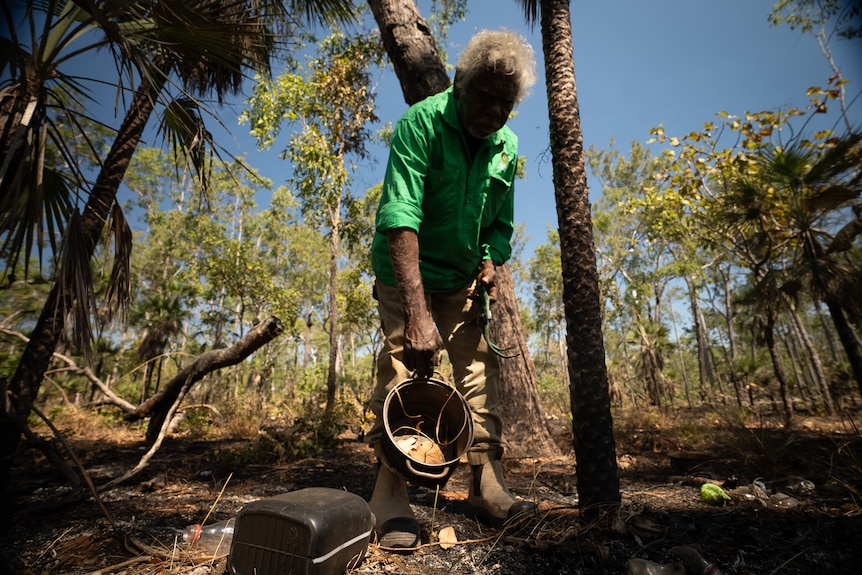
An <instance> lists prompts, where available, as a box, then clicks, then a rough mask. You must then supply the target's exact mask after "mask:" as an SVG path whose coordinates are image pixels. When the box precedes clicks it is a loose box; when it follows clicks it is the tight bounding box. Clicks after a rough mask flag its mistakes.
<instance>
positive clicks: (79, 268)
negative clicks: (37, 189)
mask: <svg viewBox="0 0 862 575" xmlns="http://www.w3.org/2000/svg"><path fill="white" fill-rule="evenodd" d="M88 243H89V242H88V240H87V235H86V232H85V231H84V225H83V221H82V218H81V214H80V213H79V212H78V211H77V210H75V212H74V213H73V214H72V216H71V218H70V219H69V224H68V225H67V226H66V234H65V235H64V237H63V244H62V249H61V251H60V265H59V270H58V279H57V284H58V298H57V301H58V302H66V303H67V304H69V305H70V306H71V307H70V308H67V307H65V305H64V306H63V307H62V308H61V309H56V310H54V313H59V314H63V315H67V314H68V315H70V316H71V318H72V342H73V343H74V344H75V345H76V346H77V347H78V348H79V349H80V351H81V353H82V354H83V356H84V359H85V361H86V363H88V364H89V363H90V346H91V342H92V341H93V327H92V324H91V322H90V317H91V312H94V311H95V299H96V296H95V293H94V290H93V277H92V272H91V270H90V253H89V250H88V249H87V245H88Z"/></svg>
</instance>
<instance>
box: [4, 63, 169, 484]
mask: <svg viewBox="0 0 862 575" xmlns="http://www.w3.org/2000/svg"><path fill="white" fill-rule="evenodd" d="M164 82H165V80H161V81H159V80H155V83H154V82H153V81H150V80H148V79H144V80H142V81H141V84H140V86H138V90H137V92H135V97H134V98H133V99H132V104H131V106H130V108H129V111H128V112H127V113H126V116H125V118H124V119H123V123H122V125H121V126H120V129H119V131H118V132H117V137H116V139H115V140H114V144H113V145H112V146H111V149H110V151H109V152H108V155H107V157H106V158H105V161H104V163H103V164H102V169H101V171H100V172H99V175H98V177H97V178H96V183H95V184H94V185H93V190H92V192H91V193H90V197H89V199H88V200H87V205H86V207H85V208H84V213H83V215H82V227H83V230H84V236H85V241H86V242H87V245H86V246H85V247H86V249H87V253H88V254H89V255H90V258H92V256H93V254H94V253H95V251H96V245H97V243H98V241H99V238H100V237H101V234H102V230H103V228H104V226H105V222H106V221H107V220H108V216H109V215H110V213H111V208H112V207H113V205H114V202H115V201H116V198H117V190H118V189H119V187H120V184H121V183H122V181H123V177H125V174H126V169H127V168H128V167H129V162H130V161H131V159H132V155H133V154H134V153H135V148H136V147H137V145H138V142H140V140H141V135H142V134H143V132H144V127H145V126H146V124H147V121H148V120H149V118H150V114H151V113H152V111H153V106H154V104H155V101H156V97H157V96H158V94H159V93H160V92H161V90H162V88H163V87H164ZM60 273H62V270H60ZM71 308H72V297H71V295H70V294H68V293H62V294H61V293H60V284H59V282H58V281H57V279H56V277H55V280H54V284H53V286H52V288H51V291H50V293H49V294H48V298H47V300H46V301H45V305H44V306H43V308H42V312H41V314H40V315H39V319H38V320H37V322H36V326H35V327H34V328H33V332H32V333H31V335H30V341H29V343H28V344H27V345H26V346H25V347H24V352H23V353H22V354H21V359H20V360H19V361H18V367H17V369H16V371H15V374H14V375H13V376H12V380H11V381H10V382H9V387H8V391H9V394H8V396H9V400H8V401H7V403H6V409H4V410H2V414H0V490H2V489H3V488H5V484H6V479H7V476H8V472H9V467H10V465H11V456H12V455H13V454H14V453H15V451H16V450H17V449H18V443H19V442H20V440H21V430H22V429H23V428H24V426H25V425H26V422H27V417H28V416H29V415H30V409H31V408H32V406H33V402H34V401H35V398H36V396H37V395H38V393H39V387H40V386H41V384H42V379H43V378H44V376H45V372H46V370H47V369H48V364H49V363H50V361H51V355H52V354H53V353H54V349H55V348H56V346H57V341H58V340H59V339H60V335H61V334H62V333H63V331H64V330H65V327H66V316H67V312H68V310H70V309H71Z"/></svg>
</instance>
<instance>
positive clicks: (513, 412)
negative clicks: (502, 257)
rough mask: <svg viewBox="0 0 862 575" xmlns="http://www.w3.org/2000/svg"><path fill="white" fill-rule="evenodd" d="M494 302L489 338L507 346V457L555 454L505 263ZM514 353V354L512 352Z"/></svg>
mask: <svg viewBox="0 0 862 575" xmlns="http://www.w3.org/2000/svg"><path fill="white" fill-rule="evenodd" d="M496 283H497V302H496V303H495V304H494V305H493V308H492V315H493V319H492V320H491V340H492V341H493V342H494V343H495V344H497V345H498V346H500V347H502V348H503V349H506V350H507V351H506V354H507V355H514V356H515V357H509V358H500V376H501V377H500V399H501V401H500V416H501V417H502V418H503V445H504V447H505V449H506V455H507V456H509V457H536V456H537V455H543V456H548V455H555V454H559V452H560V450H559V448H558V447H557V445H556V443H554V440H553V438H552V437H551V434H550V431H549V430H548V424H547V420H546V419H545V412H544V410H543V409H542V403H541V400H540V399H539V392H538V389H537V385H536V367H535V366H534V365H533V360H532V358H531V357H530V350H529V349H528V348H527V340H526V338H525V337H524V327H523V325H522V324H521V314H520V312H519V311H518V301H517V299H515V283H514V281H513V280H512V273H511V271H510V270H509V266H508V265H504V266H501V267H498V268H497V280H496ZM515 354H517V355H515Z"/></svg>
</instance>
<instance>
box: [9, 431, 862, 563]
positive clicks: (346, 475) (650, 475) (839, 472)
mask: <svg viewBox="0 0 862 575" xmlns="http://www.w3.org/2000/svg"><path fill="white" fill-rule="evenodd" d="M812 421H815V420H812ZM816 421H820V420H816ZM814 427H817V429H814ZM847 427H848V425H847V424H846V422H843V423H842V422H837V423H834V424H833V425H832V429H828V428H824V427H823V426H821V425H819V424H810V425H809V423H808V422H805V421H803V422H802V423H801V424H800V425H797V427H796V429H795V430H792V431H787V430H783V429H778V428H768V427H762V428H758V429H756V430H745V431H743V432H742V433H741V434H740V433H739V432H738V431H737V432H734V433H722V432H720V431H718V430H713V431H711V432H707V433H705V434H704V436H705V437H702V438H701V441H700V444H699V445H698V447H699V449H698V450H697V451H685V450H682V449H680V447H681V446H680V443H681V440H679V438H678V437H672V436H669V434H668V433H666V432H660V431H658V430H656V429H652V430H647V431H644V430H643V429H634V430H633V429H628V430H626V429H621V430H618V433H617V435H618V438H617V452H618V462H619V472H620V481H621V491H622V501H623V505H622V512H621V519H622V520H624V522H625V526H626V527H625V529H624V530H612V529H608V527H607V524H606V523H595V524H588V523H586V522H585V521H584V520H583V519H582V518H581V517H580V516H579V514H578V512H577V489H576V485H575V475H574V469H575V461H574V458H573V457H572V456H571V454H569V455H566V456H561V457H556V458H551V459H535V460H533V459H531V460H506V461H505V468H506V472H507V477H508V481H509V483H510V486H511V488H512V489H513V491H515V492H517V493H518V494H520V495H523V496H526V497H530V498H534V499H536V500H538V501H540V502H541V511H542V512H541V514H540V515H539V516H537V517H534V518H529V519H526V520H524V521H522V522H520V523H517V524H515V525H511V526H508V527H506V528H504V529H502V530H495V529H492V528H490V527H489V526H487V525H484V524H482V523H479V522H477V521H476V520H474V519H472V518H470V517H468V516H467V515H466V514H465V504H464V500H465V498H466V492H467V483H466V481H467V476H468V471H467V469H466V468H465V466H463V465H462V466H460V467H459V468H458V469H457V470H456V472H455V474H454V475H453V477H452V479H451V480H450V481H449V483H448V484H447V485H446V486H445V488H444V489H443V490H442V491H441V493H440V494H439V497H436V502H435V493H434V492H433V491H430V490H427V489H425V488H419V487H417V488H411V497H412V503H413V507H414V510H415V511H416V514H417V516H418V517H419V519H420V521H421V522H422V524H423V527H424V529H423V542H424V543H425V545H424V546H423V547H422V548H421V549H419V550H418V551H416V552H415V553H412V554H409V555H399V554H392V553H389V552H386V551H383V550H381V549H379V548H377V547H376V546H375V545H373V544H372V545H369V547H368V551H367V554H366V557H365V559H364V561H363V562H362V563H361V564H360V565H359V566H357V567H356V568H354V569H353V570H352V571H350V573H355V574H376V573H395V574H400V573H403V574H411V575H413V574H416V575H420V574H421V575H437V574H444V573H463V574H480V575H492V574H493V575H497V574H500V575H521V574H524V575H526V574H531V575H532V574H536V573H542V574H560V575H562V574H575V573H583V574H605V573H616V574H622V573H625V572H626V562H627V561H628V560H629V559H630V558H633V557H638V558H643V559H649V560H652V561H656V562H660V563H670V562H673V561H675V560H676V559H677V558H676V556H675V555H673V554H671V553H670V551H669V550H670V549H671V548H672V547H674V546H678V545H687V546H692V547H694V548H696V549H697V550H698V551H699V552H700V553H701V554H702V555H703V556H704V557H706V558H707V559H709V560H710V561H713V562H715V563H717V564H718V565H720V566H721V569H722V571H723V572H724V573H726V574H762V575H768V574H773V573H780V574H816V573H835V574H841V573H848V574H849V573H854V574H855V573H858V572H859V569H860V567H859V565H860V562H861V561H862V501H860V493H862V441H860V437H859V433H858V432H855V431H854V430H853V429H852V426H850V427H851V429H850V432H849V433H847V432H846V431H845V430H846V429H847ZM560 433H561V444H562V445H564V446H566V445H570V443H569V441H570V440H569V439H568V438H567V437H566V430H565V429H561V432H560ZM69 442H70V444H71V445H72V446H73V448H74V449H75V451H76V453H77V456H78V457H79V458H80V460H81V461H82V463H83V464H84V466H85V467H86V469H87V470H88V472H89V474H90V476H91V477H92V479H93V482H94V483H95V484H96V485H100V484H104V483H106V482H107V481H108V480H110V479H111V478H114V477H117V476H120V475H121V474H122V473H124V472H125V471H126V470H127V469H129V468H131V467H132V466H134V465H135V464H136V463H137V462H138V460H139V459H140V457H141V455H142V454H143V453H144V450H145V448H144V444H143V441H142V439H141V438H135V436H129V435H128V433H126V434H112V433H106V432H98V433H97V432H95V431H94V432H93V433H89V432H88V431H87V429H86V428H85V429H79V430H78V431H76V432H75V433H74V434H73V436H72V437H70V438H69ZM682 443H685V442H682ZM256 445H257V442H256V441H252V440H236V439H211V440H199V439H197V440H196V439H193V438H191V437H189V436H184V435H178V436H173V437H170V438H168V439H167V440H166V442H165V443H164V444H163V445H162V447H161V448H160V450H159V451H158V452H157V453H156V455H155V457H154V458H153V459H152V460H151V461H150V462H149V464H148V465H147V467H146V468H145V469H144V470H143V471H142V472H140V473H139V474H138V475H137V476H135V477H134V478H133V479H131V480H130V481H129V482H127V483H126V484H124V485H122V486H120V487H118V488H115V489H112V490H110V491H107V492H105V493H103V494H102V495H101V499H102V501H103V503H104V507H105V509H106V510H107V513H108V514H109V515H110V517H111V519H112V521H113V524H114V525H113V526H112V525H111V523H110V521H109V520H108V518H107V517H106V514H105V513H104V512H103V511H101V510H100V507H99V505H98V504H97V503H96V501H95V500H94V499H92V498H89V499H86V500H84V501H78V502H74V503H62V500H63V498H64V496H66V495H68V491H69V488H68V483H67V482H66V481H65V480H64V477H63V476H62V474H60V473H59V472H58V470H57V469H56V468H55V467H54V466H52V465H50V464H49V463H48V462H47V461H46V460H45V458H44V457H43V456H42V455H41V453H40V452H38V451H36V450H29V451H27V452H25V453H24V454H23V455H22V456H20V457H19V458H18V459H17V460H16V465H15V468H14V471H13V477H12V483H11V486H10V489H9V491H8V493H7V494H6V495H5V498H6V500H5V502H4V507H5V510H4V511H3V514H4V516H5V520H4V521H3V522H2V526H0V549H2V551H0V555H1V556H2V560H3V565H2V567H3V568H5V571H7V572H9V573H16V574H18V573H20V574H24V575H43V574H52V575H54V574H56V575H63V574H79V573H88V574H95V573H99V574H108V573H112V574H129V575H143V574H150V573H152V574H156V573H158V574H194V575H211V574H212V575H221V574H222V573H225V572H226V568H225V567H226V560H225V559H224V558H221V559H217V560H214V561H213V560H206V559H203V558H200V557H195V556H192V555H190V554H189V553H188V551H187V550H186V549H185V548H183V547H182V545H181V544H178V542H177V540H178V537H179V535H180V533H181V529H182V528H183V527H184V526H185V525H188V524H190V523H195V522H200V521H201V520H203V519H204V517H206V516H207V514H208V513H209V514H210V515H209V519H208V520H207V522H211V521H216V520H220V519H226V518H229V517H233V516H235V515H236V514H237V513H238V512H239V511H240V510H241V509H242V507H243V506H244V505H245V504H247V503H249V502H251V501H254V500H257V499H261V498H265V497H270V496H273V495H277V494H281V493H285V492H288V491H292V490H295V489H300V488H304V487H312V486H318V487H332V488H337V489H346V490H348V491H350V492H353V493H356V494H358V495H360V496H362V497H363V498H366V499H367V498H368V497H369V496H370V494H371V487H372V483H373V479H374V473H375V465H374V461H373V457H372V454H371V453H370V451H369V450H368V449H367V447H365V446H364V445H363V444H361V443H359V442H357V441H355V440H354V441H351V440H349V439H348V440H346V441H345V442H344V443H343V444H342V445H341V446H340V447H337V448H335V449H333V450H332V451H331V452H329V453H327V454H326V455H324V456H320V457H317V458H313V459H304V460H301V461H297V462H293V463H287V464H260V463H256V462H255V461H257V460H259V457H257V456H255V450H256V449H257V447H255V446H256ZM683 447H684V446H683ZM671 455H673V457H671ZM798 477H801V478H804V479H806V480H808V481H811V482H812V483H813V486H814V489H813V491H810V492H805V491H804V490H803V491H796V492H794V491H793V488H794V487H796V485H797V484H798V483H799V482H798V480H797V479H796V478H798ZM755 480H758V481H760V482H761V483H762V485H763V486H765V487H766V488H767V491H768V492H769V493H772V494H775V493H785V494H787V495H791V496H793V497H794V498H795V500H796V502H798V505H797V506H795V507H792V506H791V507H792V508H788V509H785V508H778V509H776V508H770V507H767V506H765V505H764V502H763V501H762V500H761V499H755V500H753V501H746V500H744V499H743V498H742V497H741V495H739V491H734V489H735V488H739V487H742V488H745V487H746V486H750V485H751V484H752V483H753V482H754V481H755ZM704 481H711V482H714V483H716V484H719V485H722V486H724V488H725V489H726V490H728V491H729V492H730V493H731V494H735V496H734V497H733V499H732V500H731V501H730V502H729V503H727V504H725V505H712V504H709V503H706V502H703V501H701V499H700V489H699V487H700V485H701V483H703V482H704ZM791 503H793V501H791ZM432 522H433V526H432ZM443 527H453V528H454V530H455V533H456V536H457V538H458V540H459V543H458V544H456V545H455V546H452V547H449V548H445V549H444V548H443V547H441V546H440V544H439V543H438V542H437V533H438V532H439V530H440V529H441V528H443Z"/></svg>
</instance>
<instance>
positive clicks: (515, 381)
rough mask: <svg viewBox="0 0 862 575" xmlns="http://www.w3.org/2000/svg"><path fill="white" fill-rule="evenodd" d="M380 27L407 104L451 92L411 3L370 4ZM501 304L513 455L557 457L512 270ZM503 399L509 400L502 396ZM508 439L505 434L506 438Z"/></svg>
mask: <svg viewBox="0 0 862 575" xmlns="http://www.w3.org/2000/svg"><path fill="white" fill-rule="evenodd" d="M368 4H369V5H370V6H371V11H372V12H373V13H374V18H375V19H376V20H377V24H378V26H379V28H380V34H381V36H382V37H383V43H384V46H385V47H386V51H387V53H388V55H389V59H390V61H391V62H392V65H393V67H394V68H395V73H396V75H397V76H398V79H399V80H400V82H401V87H402V90H403V91H404V99H405V101H406V102H407V104H408V105H410V104H414V103H416V102H418V101H420V100H422V99H424V98H427V97H428V96H431V95H433V94H436V93H439V92H442V91H443V90H445V89H446V88H448V87H449V84H450V80H449V76H448V75H447V74H446V66H445V65H444V64H443V61H442V60H441V59H440V55H439V54H438V52H437V47H436V45H435V43H434V38H433V37H432V36H431V33H430V31H429V30H428V26H427V24H425V21H424V20H423V19H422V16H421V15H420V14H419V9H418V8H417V7H416V3H415V2H414V1H413V0H368ZM497 275H498V281H499V283H498V286H497V303H495V304H494V317H495V318H496V319H495V320H494V321H492V322H491V330H492V331H491V333H492V338H493V339H495V340H496V341H499V342H501V345H503V344H506V345H509V346H514V349H517V350H520V352H521V356H520V358H519V359H514V358H513V359H503V360H502V361H500V380H501V382H503V383H502V386H503V389H501V395H502V396H503V397H506V402H507V403H508V404H509V405H510V406H513V405H521V406H523V408H524V409H523V410H520V409H518V410H516V409H509V410H505V407H504V411H506V413H505V414H504V425H505V430H504V434H505V433H512V434H513V436H514V437H513V438H512V439H510V440H508V445H509V447H510V451H509V454H510V455H514V454H516V453H517V452H518V450H517V449H516V448H515V441H514V439H515V438H517V439H518V440H519V443H520V444H521V446H522V448H523V449H527V446H529V454H530V455H532V456H542V455H554V454H556V453H558V449H557V448H556V445H555V444H554V442H553V439H552V438H551V435H550V432H549V431H548V427H547V425H545V423H544V422H545V418H544V416H543V415H541V414H542V408H541V405H540V402H539V390H538V385H537V383H536V370H535V367H534V366H533V362H532V360H531V359H530V355H529V350H528V349H527V339H526V336H525V335H524V330H523V326H522V325H521V316H520V313H519V312H518V305H517V298H516V296H515V284H514V281H512V277H511V273H510V271H509V269H508V266H504V267H502V268H498V274H497ZM503 394H505V395H503ZM504 438H505V435H504Z"/></svg>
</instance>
